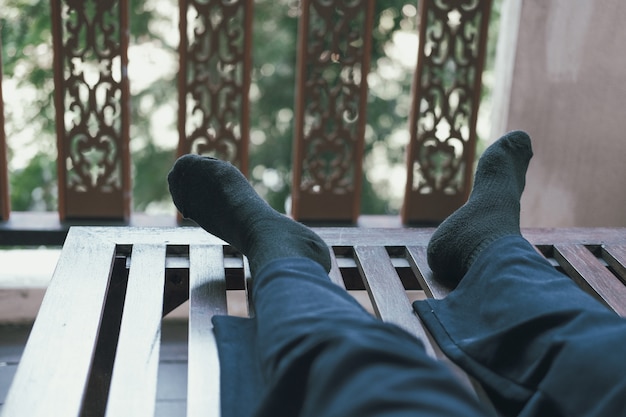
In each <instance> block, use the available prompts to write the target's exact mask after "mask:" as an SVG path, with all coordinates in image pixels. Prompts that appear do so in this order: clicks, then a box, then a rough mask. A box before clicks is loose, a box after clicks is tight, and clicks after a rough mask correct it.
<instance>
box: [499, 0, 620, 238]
mask: <svg viewBox="0 0 626 417" xmlns="http://www.w3.org/2000/svg"><path fill="white" fill-rule="evenodd" d="M504 2H505V4H504V5H503V22H502V23H503V24H502V28H501V33H502V34H501V39H500V43H499V49H498V54H499V57H498V58H499V61H498V63H497V66H496V77H497V82H496V97H495V98H494V101H495V103H494V126H493V129H492V136H493V137H494V139H495V138H496V137H498V136H500V135H501V134H502V133H504V132H505V131H508V130H512V129H523V130H526V131H527V132H529V133H530V135H531V137H532V138H533V147H534V151H535V157H534V158H533V161H532V162H531V166H530V170H529V173H528V177H527V187H526V192H525V194H524V197H523V199H522V225H523V226H626V24H624V22H626V2H625V1H623V0H603V1H593V0H504ZM507 93H508V94H507Z"/></svg>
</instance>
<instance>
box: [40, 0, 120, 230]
mask: <svg viewBox="0 0 626 417" xmlns="http://www.w3.org/2000/svg"><path fill="white" fill-rule="evenodd" d="M51 5H52V25H53V42H54V51H55V56H54V70H55V106H56V111H57V115H56V124H57V138H58V139H57V140H58V150H59V158H58V173H59V212H60V215H61V218H62V219H71V218H105V219H106V218H110V219H122V220H127V219H128V217H129V213H130V162H129V161H130V158H129V149H128V136H129V133H128V132H129V111H128V104H129V91H128V77H127V64H128V62H127V61H128V60H127V55H126V51H127V48H128V13H127V8H128V4H127V1H126V0H119V1H98V0H81V1H78V0H53V1H52V3H51Z"/></svg>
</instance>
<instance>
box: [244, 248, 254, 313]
mask: <svg viewBox="0 0 626 417" xmlns="http://www.w3.org/2000/svg"><path fill="white" fill-rule="evenodd" d="M243 279H244V287H245V291H246V303H247V307H248V316H249V317H254V316H256V311H255V310H254V299H253V298H252V282H253V279H252V272H251V271H250V262H248V258H246V257H245V256H244V257H243Z"/></svg>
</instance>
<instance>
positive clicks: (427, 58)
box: [407, 0, 491, 195]
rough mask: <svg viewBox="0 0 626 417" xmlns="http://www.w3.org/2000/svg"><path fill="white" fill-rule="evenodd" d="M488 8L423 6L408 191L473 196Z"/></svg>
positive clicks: (471, 1)
mask: <svg viewBox="0 0 626 417" xmlns="http://www.w3.org/2000/svg"><path fill="white" fill-rule="evenodd" d="M490 7H491V1H480V0H428V1H424V2H423V4H422V17H421V19H422V22H421V25H422V32H421V36H422V37H423V39H422V40H421V42H420V43H421V45H420V47H421V50H420V59H421V61H422V62H421V63H420V64H421V65H420V64H418V74H417V78H416V83H417V85H416V86H415V87H416V92H417V94H416V96H415V98H414V103H413V120H412V123H411V130H412V132H411V134H412V143H411V153H410V155H409V158H410V160H409V178H411V177H412V180H411V179H410V184H409V185H410V187H407V192H415V193H418V194H422V195H430V194H443V195H458V194H465V193H467V192H469V190H468V188H469V187H470V185H471V179H470V178H469V176H470V175H471V169H472V162H473V158H474V152H475V151H474V148H475V136H476V133H475V124H476V115H477V111H478V104H479V98H480V85H481V83H480V77H481V72H482V66H483V60H484V47H485V45H484V44H485V36H486V31H487V23H488V18H489V10H490ZM420 69H421V72H420Z"/></svg>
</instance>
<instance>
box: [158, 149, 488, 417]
mask: <svg viewBox="0 0 626 417" xmlns="http://www.w3.org/2000/svg"><path fill="white" fill-rule="evenodd" d="M169 183H170V190H171V192H172V196H173V198H174V202H175V204H176V205H177V207H178V208H179V210H180V211H181V212H182V213H183V215H185V216H186V217H191V218H192V219H193V220H195V221H196V222H197V223H198V224H200V225H201V226H202V227H203V228H205V229H206V230H207V231H208V232H210V233H212V234H215V235H216V236H218V237H220V238H222V239H223V240H225V241H227V242H229V243H231V244H233V245H234V246H236V247H237V248H238V249H239V250H241V251H242V253H243V254H244V255H246V256H247V257H248V259H249V260H250V263H251V266H252V271H253V275H254V284H253V299H254V302H255V311H256V318H255V332H256V336H255V344H256V348H257V349H256V355H257V356H258V358H259V364H260V367H261V370H262V374H263V376H264V379H265V381H266V384H267V389H266V393H265V395H264V398H263V400H262V401H261V404H260V406H259V409H258V410H257V415H260V416H282V415H284V416H293V415H300V416H315V417H320V416H400V415H428V416H446V417H448V416H455V415H458V416H464V417H465V416H479V415H484V414H482V410H481V409H480V407H479V406H478V405H477V402H476V401H475V400H474V398H473V397H472V395H471V394H469V393H468V392H466V391H465V388H463V387H461V386H460V384H459V383H458V382H457V381H456V379H455V377H454V376H453V375H452V374H451V372H450V371H449V370H448V369H447V368H445V367H444V366H443V365H441V364H440V363H438V362H436V361H434V360H433V359H431V358H430V357H428V356H427V355H426V353H425V350H424V348H423V345H422V344H421V342H419V341H418V340H417V339H416V338H414V337H412V336H411V335H409V334H408V333H406V332H405V331H403V330H401V329H400V328H398V327H396V326H393V325H390V324H385V323H383V322H381V321H379V320H377V319H375V318H374V317H372V316H371V315H370V314H369V313H367V312H366V311H365V310H363V309H362V308H361V307H360V305H359V304H358V303H357V302H356V301H355V300H354V299H353V298H352V297H351V296H350V295H348V294H347V293H346V292H345V291H344V290H342V289H340V288H339V287H337V286H336V285H334V284H333V283H332V282H331V281H330V279H329V278H328V275H327V271H328V269H329V254H328V248H327V246H326V245H325V244H324V242H323V241H322V240H321V239H320V238H319V237H318V236H317V235H316V234H315V233H313V232H312V231H310V229H308V228H306V227H305V226H303V225H300V224H298V223H296V222H294V221H293V220H291V219H289V218H287V217H285V216H282V215H280V214H278V213H277V212H275V211H273V210H272V209H270V208H269V206H267V205H266V204H265V203H264V202H263V200H261V199H260V198H259V197H258V196H257V195H256V193H255V192H254V190H253V189H252V188H251V187H250V186H249V184H248V183H247V181H246V180H245V178H244V177H243V176H242V175H241V174H240V173H239V172H238V171H237V170H236V169H235V168H233V167H232V166H231V165H229V164H227V163H224V162H222V161H218V160H215V159H209V158H201V157H197V156H186V157H183V158H182V159H180V160H179V161H178V162H177V163H176V165H175V166H174V168H173V170H172V172H171V173H170V176H169Z"/></svg>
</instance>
